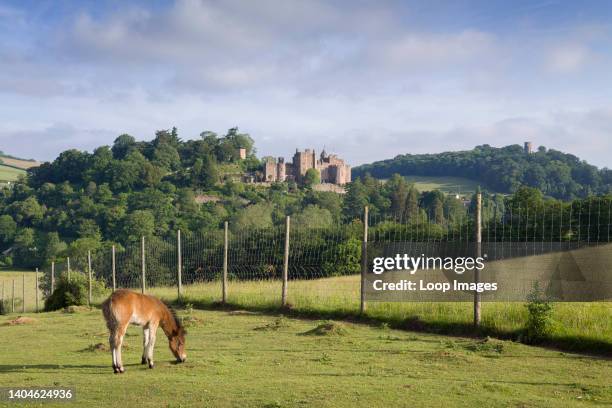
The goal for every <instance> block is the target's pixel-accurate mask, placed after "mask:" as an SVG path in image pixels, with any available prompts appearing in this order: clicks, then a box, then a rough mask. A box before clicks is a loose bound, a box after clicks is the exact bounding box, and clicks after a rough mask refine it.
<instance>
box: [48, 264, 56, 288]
mask: <svg viewBox="0 0 612 408" xmlns="http://www.w3.org/2000/svg"><path fill="white" fill-rule="evenodd" d="M54 290H55V261H51V292H50V293H49V294H51V293H53V291H54Z"/></svg>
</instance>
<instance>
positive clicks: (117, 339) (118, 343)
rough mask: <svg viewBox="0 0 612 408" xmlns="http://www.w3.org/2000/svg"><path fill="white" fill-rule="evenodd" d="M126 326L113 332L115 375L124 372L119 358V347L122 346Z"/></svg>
mask: <svg viewBox="0 0 612 408" xmlns="http://www.w3.org/2000/svg"><path fill="white" fill-rule="evenodd" d="M127 326H128V325H127V324H125V325H122V326H119V328H117V331H116V332H115V337H114V339H113V341H114V342H115V360H116V365H117V369H116V371H115V372H116V373H123V372H125V368H123V361H122V358H121V346H122V345H123V336H125V332H126V331H127Z"/></svg>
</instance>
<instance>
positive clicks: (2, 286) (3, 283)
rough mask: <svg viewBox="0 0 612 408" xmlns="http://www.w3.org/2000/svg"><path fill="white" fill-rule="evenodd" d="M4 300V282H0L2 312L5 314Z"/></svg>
mask: <svg viewBox="0 0 612 408" xmlns="http://www.w3.org/2000/svg"><path fill="white" fill-rule="evenodd" d="M5 300H6V299H5V298H4V281H2V310H3V311H4V313H6V309H5V308H4V307H5V306H6V302H5Z"/></svg>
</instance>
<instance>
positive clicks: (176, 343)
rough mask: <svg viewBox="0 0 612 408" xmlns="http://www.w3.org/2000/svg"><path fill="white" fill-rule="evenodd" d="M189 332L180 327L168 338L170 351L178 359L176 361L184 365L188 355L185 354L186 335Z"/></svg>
mask: <svg viewBox="0 0 612 408" xmlns="http://www.w3.org/2000/svg"><path fill="white" fill-rule="evenodd" d="M186 334H187V332H186V331H185V329H184V328H183V327H182V326H178V328H177V329H176V331H174V332H173V333H172V335H171V336H170V337H168V341H169V343H170V351H172V354H174V357H176V361H177V362H179V363H184V362H185V360H186V359H187V353H185V335H186Z"/></svg>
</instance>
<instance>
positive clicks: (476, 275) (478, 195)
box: [474, 189, 482, 327]
mask: <svg viewBox="0 0 612 408" xmlns="http://www.w3.org/2000/svg"><path fill="white" fill-rule="evenodd" d="M475 218H476V219H475V233H476V257H477V258H478V257H480V256H481V255H482V194H481V193H480V189H478V192H477V193H476V214H475ZM474 282H475V283H476V284H478V283H479V282H480V271H479V270H478V269H474ZM474 326H475V327H479V326H480V292H478V291H474Z"/></svg>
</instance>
